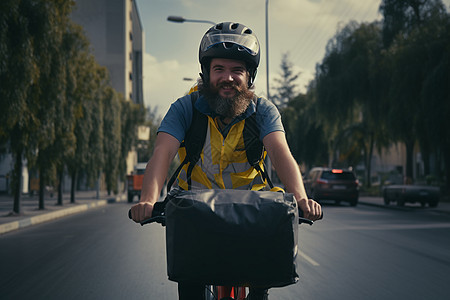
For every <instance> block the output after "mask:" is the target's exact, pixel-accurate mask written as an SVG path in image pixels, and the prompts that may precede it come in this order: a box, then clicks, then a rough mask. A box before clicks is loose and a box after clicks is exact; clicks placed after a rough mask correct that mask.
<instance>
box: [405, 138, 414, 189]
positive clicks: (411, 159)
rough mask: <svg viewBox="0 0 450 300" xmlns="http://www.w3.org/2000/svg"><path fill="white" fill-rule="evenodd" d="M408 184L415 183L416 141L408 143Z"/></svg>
mask: <svg viewBox="0 0 450 300" xmlns="http://www.w3.org/2000/svg"><path fill="white" fill-rule="evenodd" d="M405 146H406V182H405V183H406V184H409V183H412V182H413V177H414V172H413V165H414V141H406V142H405Z"/></svg>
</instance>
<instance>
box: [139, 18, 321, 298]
mask: <svg viewBox="0 0 450 300" xmlns="http://www.w3.org/2000/svg"><path fill="white" fill-rule="evenodd" d="M259 60H260V47H259V42H258V40H257V38H256V36H255V35H254V33H253V31H252V30H251V29H250V28H248V27H246V26H245V25H243V24H239V23H232V22H224V23H219V24H217V25H215V26H213V27H211V28H210V29H209V30H208V31H207V32H206V33H205V35H204V36H203V38H202V40H201V43H200V49H199V61H200V65H201V72H202V73H201V74H200V75H201V80H199V84H198V91H195V92H193V93H196V94H194V95H195V97H196V100H195V102H193V101H192V95H187V96H184V97H182V98H179V99H178V100H177V101H176V102H174V103H173V104H172V105H171V107H170V109H169V111H168V113H167V114H166V116H165V117H164V119H163V121H162V122H161V125H160V127H159V129H158V136H157V139H156V143H155V148H154V152H153V155H152V157H151V159H150V161H149V162H148V165H147V168H146V172H145V175H144V182H143V187H142V193H141V198H140V202H139V203H138V204H136V205H134V206H133V207H132V208H131V216H132V219H133V220H134V221H136V222H141V221H143V220H145V219H148V218H150V217H151V216H152V210H153V205H154V203H155V202H156V201H157V200H158V199H159V196H160V192H161V190H162V188H163V186H164V182H165V180H166V175H167V172H168V170H169V166H170V164H171V162H172V160H173V159H174V157H175V155H176V153H177V151H179V149H180V156H182V155H185V153H184V152H183V151H182V149H183V145H184V144H182V143H183V141H184V139H185V136H186V132H187V131H188V130H189V128H190V127H191V123H192V119H193V117H192V116H193V110H194V109H196V110H198V111H199V112H200V113H201V114H204V115H206V116H207V118H208V122H207V124H208V125H207V126H208V129H207V135H206V140H205V144H204V146H203V152H202V159H200V160H199V161H198V163H197V164H196V166H195V168H194V169H193V171H192V173H191V174H189V183H190V187H192V188H202V189H247V190H250V189H253V190H255V189H256V190H258V189H264V188H265V187H264V185H265V184H266V181H264V180H261V176H259V175H260V174H259V173H260V172H258V171H257V169H260V168H259V167H258V168H257V169H255V167H254V166H252V165H251V164H250V163H249V162H248V161H246V158H245V153H244V155H242V151H241V152H239V151H236V149H237V147H233V146H230V145H237V144H239V141H241V140H242V139H243V131H244V123H245V122H246V120H248V119H249V118H250V116H252V115H254V119H255V120H256V124H257V127H258V129H259V136H258V138H259V140H260V141H262V143H263V145H264V148H265V150H266V151H267V154H268V155H269V158H270V160H271V162H272V164H273V166H274V168H275V169H276V171H277V174H278V176H279V178H280V179H281V181H282V183H283V184H284V186H285V188H286V190H287V192H289V193H292V194H294V196H295V198H296V200H297V203H298V206H299V208H300V209H301V210H302V211H303V216H304V217H305V218H308V219H311V220H313V221H314V220H317V219H319V218H320V216H321V206H320V204H318V203H317V202H315V201H314V200H312V199H308V197H307V195H306V192H305V189H304V186H303V181H302V176H301V173H300V169H299V167H298V164H297V162H296V161H295V159H294V158H293V156H292V154H291V152H290V150H289V146H288V144H287V141H286V137H285V132H284V129H283V125H282V123H281V117H280V113H279V112H278V110H277V108H276V107H275V105H273V104H272V103H271V102H269V101H268V100H266V99H263V98H260V97H256V96H255V95H254V92H253V90H254V80H255V77H256V71H257V68H258V65H259ZM180 146H181V148H180ZM244 152H245V149H244ZM217 161H220V163H217ZM262 168H264V165H263V163H262V162H261V169H262ZM187 177H188V174H187V173H186V172H185V171H182V172H181V173H180V174H179V176H178V185H179V187H180V188H182V189H187V179H188V178H187ZM178 290H179V295H180V299H202V298H203V296H201V295H202V293H204V285H201V284H198V285H194V284H187V283H179V285H178ZM264 294H266V290H265V289H256V288H253V289H252V288H250V295H249V297H250V299H263V297H264V296H263V295H264ZM203 295H204V294H203Z"/></svg>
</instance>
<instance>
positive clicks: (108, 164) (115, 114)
mask: <svg viewBox="0 0 450 300" xmlns="http://www.w3.org/2000/svg"><path fill="white" fill-rule="evenodd" d="M105 92H106V93H105V97H104V100H103V102H104V116H103V128H104V129H103V132H104V139H103V149H104V151H105V159H104V165H103V171H104V173H105V181H106V189H107V191H108V194H110V193H111V191H113V192H114V193H115V194H117V192H118V189H117V180H118V176H119V165H120V159H121V157H120V154H121V146H122V140H121V138H122V136H121V130H122V122H121V117H122V102H121V95H118V94H117V92H116V91H114V90H113V89H112V88H107V89H106V91H105Z"/></svg>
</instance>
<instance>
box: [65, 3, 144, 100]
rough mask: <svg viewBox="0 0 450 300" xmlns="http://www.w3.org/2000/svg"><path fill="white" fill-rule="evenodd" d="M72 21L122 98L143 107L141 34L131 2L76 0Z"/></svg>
mask: <svg viewBox="0 0 450 300" xmlns="http://www.w3.org/2000/svg"><path fill="white" fill-rule="evenodd" d="M75 3H76V6H75V8H74V10H73V12H72V20H73V21H74V22H75V23H77V24H79V25H81V26H82V27H83V28H84V31H85V34H86V36H87V37H88V38H89V41H90V43H91V47H92V50H93V53H94V56H95V58H96V60H97V62H98V63H99V64H100V65H102V66H105V67H106V68H107V69H108V71H109V74H110V78H111V85H112V87H113V88H114V89H115V90H116V91H118V92H120V93H122V94H123V95H124V97H125V99H127V100H130V101H133V102H134V103H138V104H143V103H144V99H143V88H142V71H143V68H142V66H143V53H144V31H143V27H142V23H141V20H140V17H139V11H138V8H137V4H136V2H135V1H133V0H76V1H75Z"/></svg>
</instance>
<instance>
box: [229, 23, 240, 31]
mask: <svg viewBox="0 0 450 300" xmlns="http://www.w3.org/2000/svg"><path fill="white" fill-rule="evenodd" d="M238 27H239V23H233V24H231V29H233V30H236V29H237V28H238Z"/></svg>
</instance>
